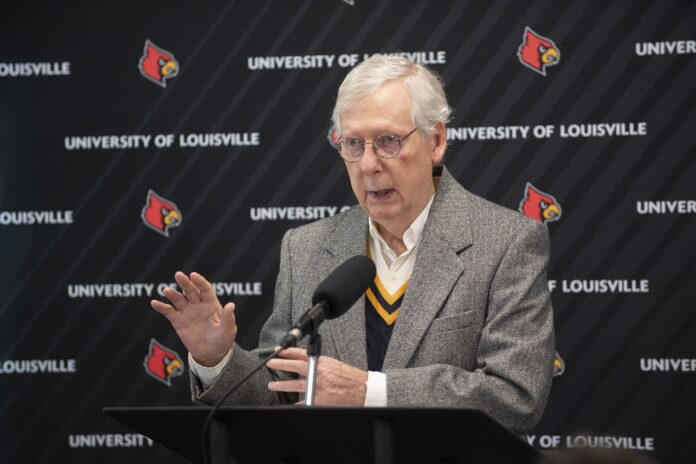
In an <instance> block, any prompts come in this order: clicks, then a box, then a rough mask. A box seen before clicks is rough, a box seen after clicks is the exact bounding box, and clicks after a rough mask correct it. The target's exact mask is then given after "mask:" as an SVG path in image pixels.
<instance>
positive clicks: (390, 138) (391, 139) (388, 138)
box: [379, 135, 399, 145]
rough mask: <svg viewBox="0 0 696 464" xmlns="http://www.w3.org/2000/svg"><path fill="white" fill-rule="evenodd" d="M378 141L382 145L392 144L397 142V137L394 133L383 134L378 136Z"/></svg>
mask: <svg viewBox="0 0 696 464" xmlns="http://www.w3.org/2000/svg"><path fill="white" fill-rule="evenodd" d="M379 141H380V143H382V144H384V145H394V144H395V143H399V138H398V137H397V136H396V135H383V136H381V137H380V138H379Z"/></svg>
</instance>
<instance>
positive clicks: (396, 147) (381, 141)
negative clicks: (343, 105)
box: [334, 127, 418, 163]
mask: <svg viewBox="0 0 696 464" xmlns="http://www.w3.org/2000/svg"><path fill="white" fill-rule="evenodd" d="M416 129H418V128H417V127H416V128H414V129H413V130H412V131H411V132H409V133H408V134H406V135H404V136H403V137H398V136H396V135H392V134H385V135H380V136H379V137H375V139H374V140H373V141H372V142H366V141H364V140H362V139H359V138H356V137H351V138H347V139H341V140H339V141H338V142H336V145H334V148H336V150H338V154H339V155H341V158H343V159H344V160H346V161H348V162H350V163H355V162H356V161H360V158H362V156H363V154H364V153H365V145H370V144H371V145H372V147H373V148H374V150H375V153H377V154H378V155H379V156H380V157H382V158H386V159H388V158H394V157H395V156H396V155H398V154H399V152H400V151H401V142H403V141H404V140H406V139H407V138H408V136H409V135H411V134H413V133H414V132H415V131H416Z"/></svg>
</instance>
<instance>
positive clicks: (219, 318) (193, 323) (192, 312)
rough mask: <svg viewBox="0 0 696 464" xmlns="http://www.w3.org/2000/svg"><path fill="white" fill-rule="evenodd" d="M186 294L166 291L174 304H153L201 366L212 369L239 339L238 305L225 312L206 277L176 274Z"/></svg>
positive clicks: (172, 290)
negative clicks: (236, 317) (237, 338)
mask: <svg viewBox="0 0 696 464" xmlns="http://www.w3.org/2000/svg"><path fill="white" fill-rule="evenodd" d="M174 278H175V279H176V282H177V283H178V284H179V287H180V288H181V289H182V291H183V292H182V293H179V292H177V291H176V290H174V289H173V288H166V289H165V290H164V296H165V297H167V299H168V300H169V301H170V302H171V304H167V303H163V302H161V301H157V300H152V301H151V302H150V304H151V305H152V308H153V309H154V310H155V311H157V312H158V313H162V314H164V316H165V317H166V318H167V319H169V322H171V323H172V326H173V327H174V330H176V333H177V334H178V335H179V338H180V339H181V341H182V342H183V343H184V346H186V349H187V350H188V351H189V353H191V356H193V359H194V360H195V361H196V362H197V363H198V364H200V365H202V366H206V367H212V366H215V365H217V364H218V363H219V362H220V361H222V359H223V358H224V357H225V356H226V355H227V353H228V352H229V351H230V349H232V345H234V340H235V337H236V336H237V323H236V321H235V317H234V303H227V304H226V305H225V307H224V308H223V307H222V306H221V305H220V301H219V300H218V298H217V295H216V294H215V289H214V288H213V286H212V285H211V284H210V282H208V281H207V280H206V279H205V278H204V277H203V276H202V275H200V274H198V273H196V272H193V273H191V275H190V276H187V275H186V274H184V273H183V272H177V273H176V274H174Z"/></svg>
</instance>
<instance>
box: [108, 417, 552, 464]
mask: <svg viewBox="0 0 696 464" xmlns="http://www.w3.org/2000/svg"><path fill="white" fill-rule="evenodd" d="M208 411H209V409H208V408H201V407H167V408H106V409H104V412H105V413H106V414H107V415H108V416H110V417H112V418H114V419H116V420H118V421H120V422H122V423H124V424H126V425H128V426H129V427H131V428H133V429H134V430H136V431H138V432H140V433H142V434H143V435H146V436H147V437H149V438H151V439H152V440H154V441H156V442H158V443H160V444H162V445H164V446H166V447H167V448H169V449H170V450H172V451H174V452H175V453H177V454H179V455H181V456H183V457H185V458H187V459H189V460H190V461H192V462H195V463H199V462H202V457H201V450H200V435H201V428H202V426H203V421H204V420H205V417H206V415H207V414H208ZM216 417H217V418H216V420H215V421H214V422H213V424H212V427H211V456H212V459H213V461H212V462H213V464H231V463H234V464H247V463H254V464H260V463H268V464H279V463H283V464H290V463H293V464H327V463H331V464H344V463H345V464H348V463H350V464H355V463H375V464H397V463H398V464H400V463H410V462H413V463H419V464H427V463H432V464H444V463H448V464H449V463H451V464H454V463H467V464H478V463H485V464H490V463H505V464H516V463H519V464H523V463H525V464H526V463H530V464H531V463H533V462H534V461H535V460H536V459H537V457H538V456H539V454H538V452H537V451H536V450H534V448H532V447H530V446H529V445H527V443H525V442H524V441H522V440H520V439H519V438H518V437H516V436H515V435H513V434H511V433H510V432H508V431H507V430H505V429H504V428H503V427H501V426H500V425H499V424H497V423H496V422H495V421H493V420H492V419H491V418H489V417H488V416H486V415H485V414H483V413H482V412H480V411H474V410H468V409H451V408H448V409H445V408H443V409H424V408H417V409H416V408H403V409H395V408H324V407H304V406H285V407H253V408H252V407H236V408H222V409H220V411H219V413H218V415H217V416H216Z"/></svg>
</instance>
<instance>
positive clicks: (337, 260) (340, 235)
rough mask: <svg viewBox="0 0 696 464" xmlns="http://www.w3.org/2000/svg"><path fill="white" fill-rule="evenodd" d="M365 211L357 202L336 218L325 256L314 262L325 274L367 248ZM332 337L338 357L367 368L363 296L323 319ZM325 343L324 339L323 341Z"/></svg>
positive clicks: (363, 252)
mask: <svg viewBox="0 0 696 464" xmlns="http://www.w3.org/2000/svg"><path fill="white" fill-rule="evenodd" d="M367 231H368V228H367V215H366V214H365V213H364V212H363V210H362V209H361V208H360V207H359V206H358V207H354V208H353V209H352V210H350V211H349V212H348V213H347V214H346V215H345V217H344V218H343V219H342V220H341V221H339V223H338V224H337V226H336V229H335V231H334V233H333V239H332V240H331V241H330V242H329V243H327V244H326V246H325V250H324V256H323V257H321V258H320V259H319V260H317V261H318V264H317V266H318V267H319V269H318V271H319V274H318V275H320V276H322V278H323V277H325V276H327V275H329V273H330V272H331V271H333V270H334V269H336V268H337V267H338V266H339V265H340V264H341V263H343V262H344V261H345V260H347V259H348V258H350V257H352V256H355V255H364V254H365V252H366V250H367V233H368V232H367ZM325 325H327V326H328V327H329V333H330V334H331V338H332V339H333V342H334V345H335V348H336V352H337V353H338V359H339V360H341V361H343V362H345V363H347V364H350V365H351V366H355V367H358V368H360V369H367V353H366V336H365V298H363V297H361V298H358V301H357V302H356V303H355V304H354V305H353V306H352V307H351V308H350V309H349V310H348V311H347V312H346V313H345V314H343V315H342V316H341V317H338V318H336V319H332V320H329V321H326V323H325ZM325 343H326V342H325Z"/></svg>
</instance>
